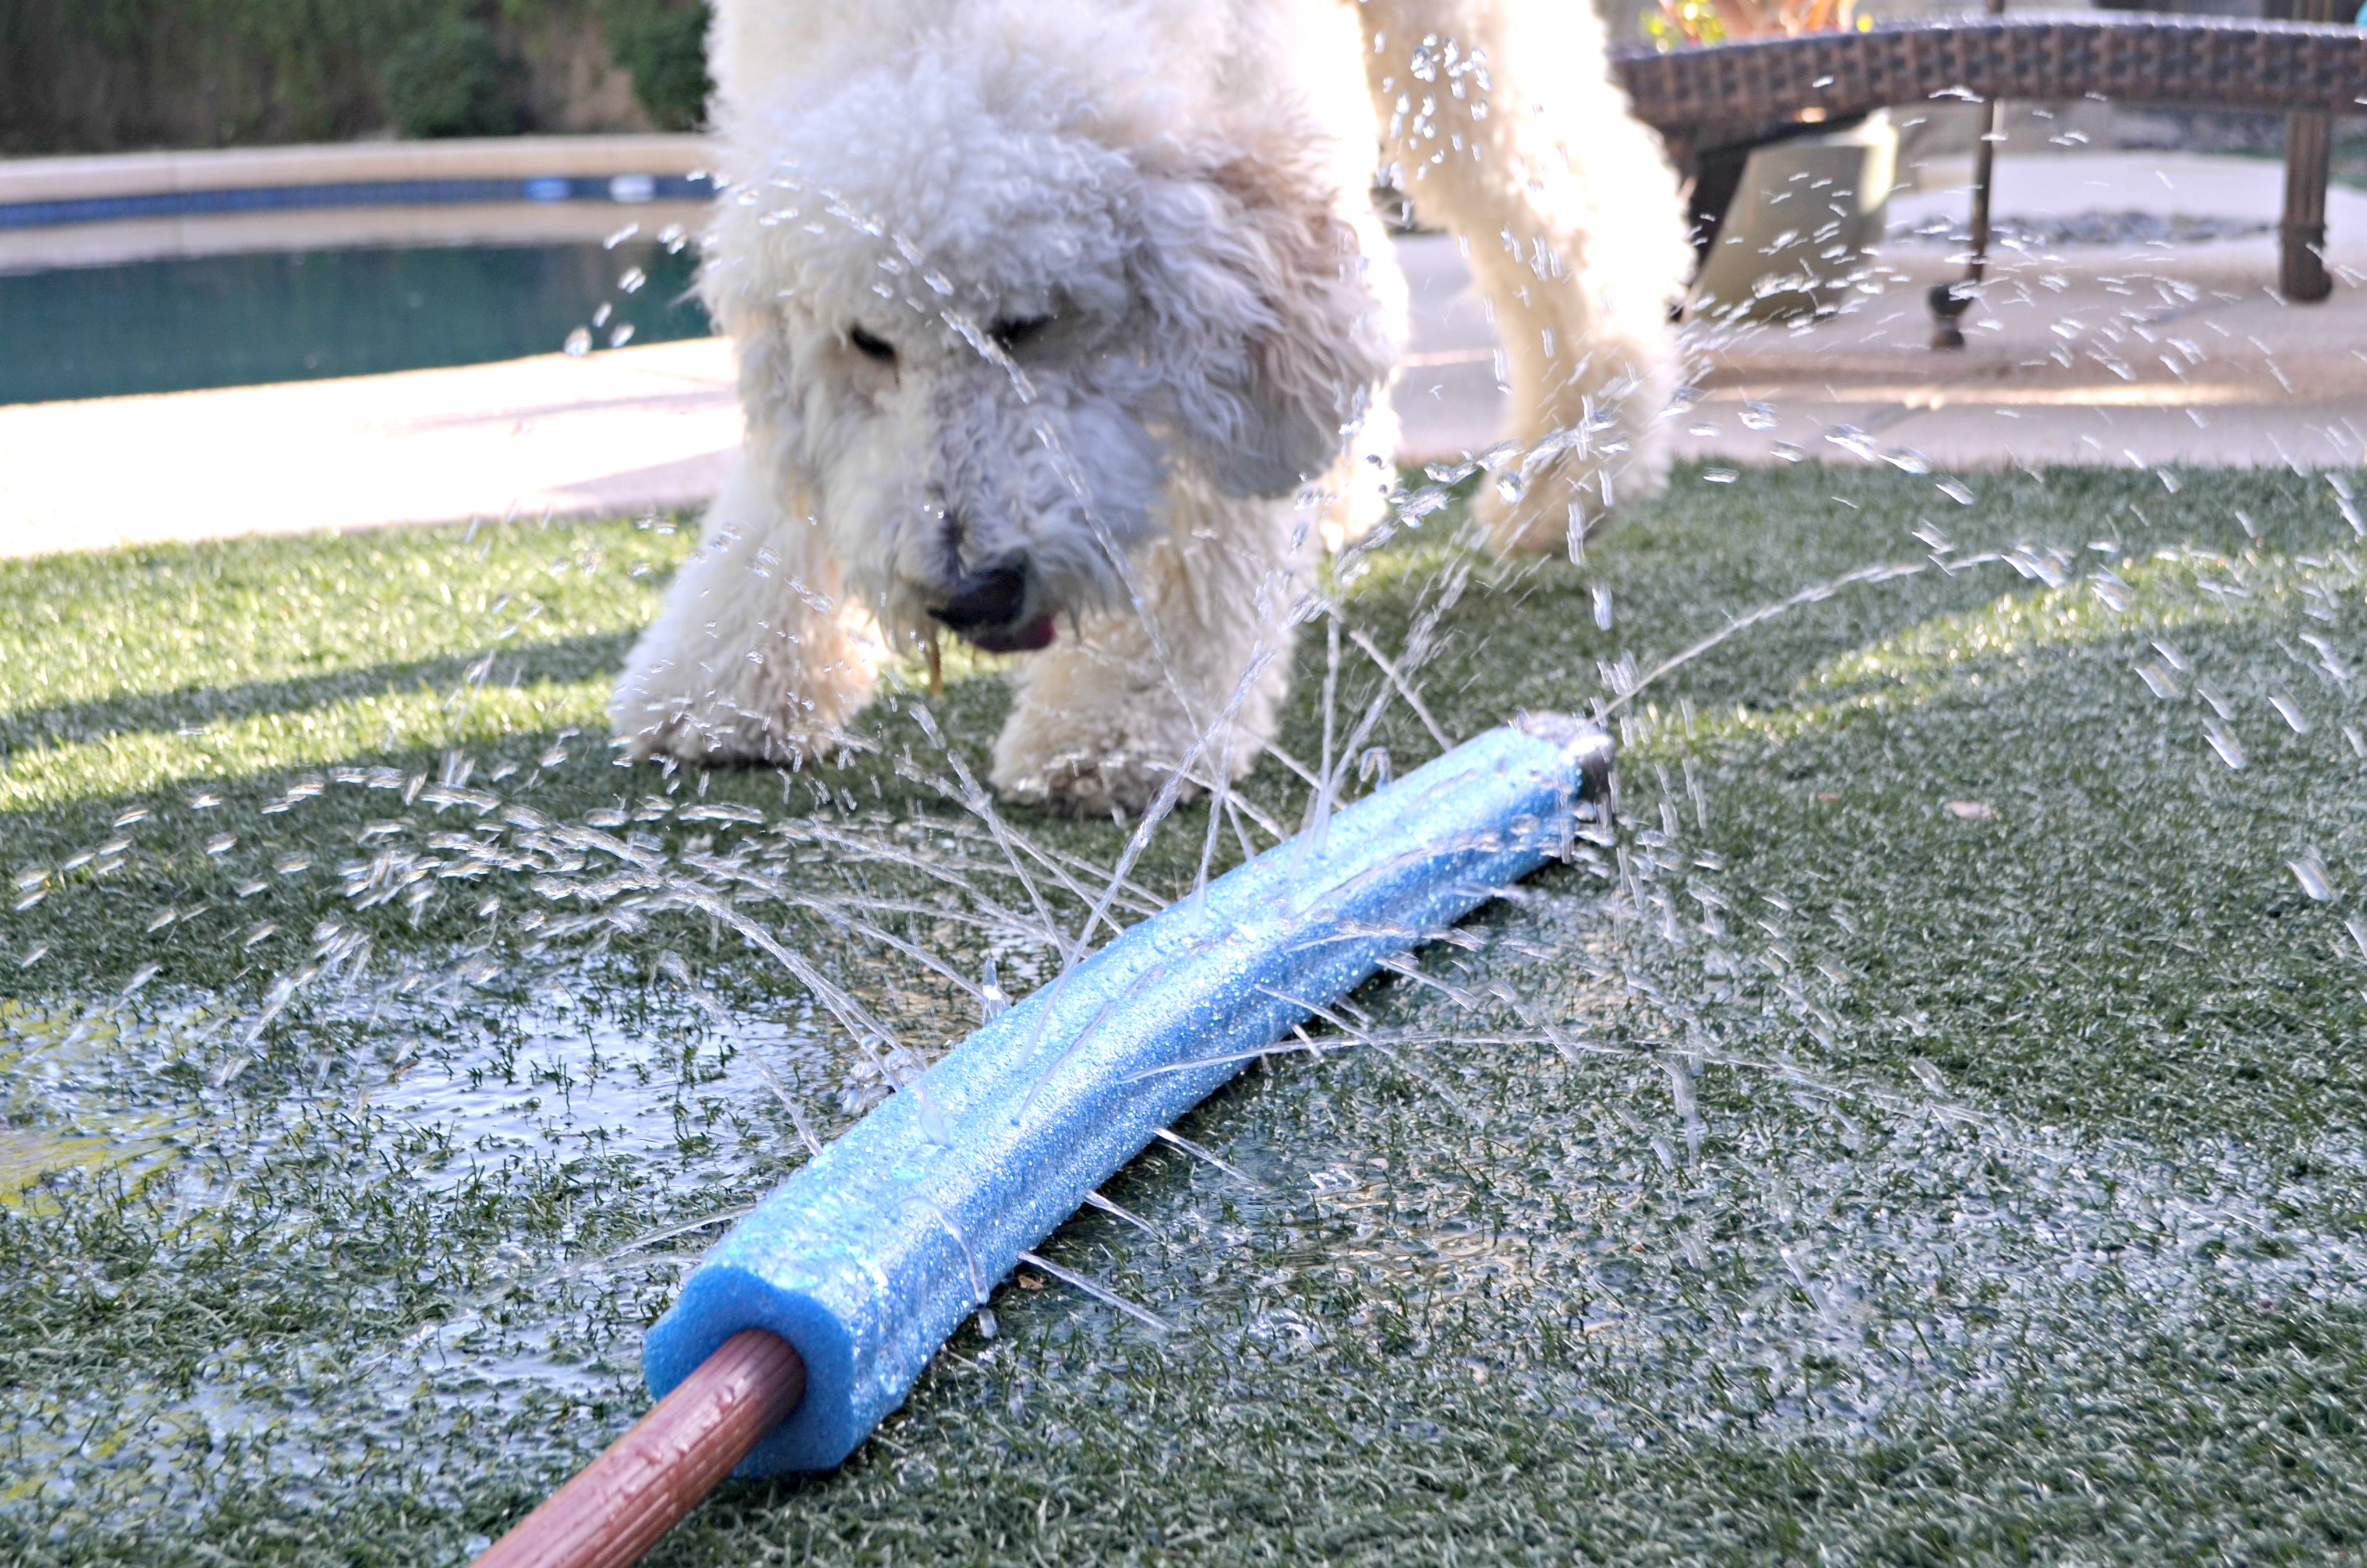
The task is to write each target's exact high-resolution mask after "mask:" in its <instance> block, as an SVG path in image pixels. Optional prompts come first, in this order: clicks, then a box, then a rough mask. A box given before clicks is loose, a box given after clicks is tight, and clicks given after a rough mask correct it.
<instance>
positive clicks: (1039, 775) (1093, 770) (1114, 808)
mask: <svg viewBox="0 0 2367 1568" xmlns="http://www.w3.org/2000/svg"><path fill="white" fill-rule="evenodd" d="M1172 773H1173V769H1172V768H1170V767H1159V766H1157V765H1156V764H1154V763H1152V762H1150V761H1149V760H1147V759H1146V758H1144V757H1141V756H1128V755H1127V754H1126V753H1124V752H1116V753H1087V752H1074V751H1072V752H1066V753H1063V754H1061V755H1059V756H1054V757H1051V758H1049V759H1048V760H1047V761H1045V762H1044V763H1043V764H1042V765H1041V766H1038V767H1027V768H1025V769H1024V770H1016V771H1012V770H1006V769H1005V768H1003V767H1001V766H1000V765H998V766H997V767H996V768H995V773H994V783H995V787H996V788H997V789H998V790H1001V791H1002V794H1003V795H1004V796H1005V797H1006V798H1007V799H1010V800H1013V801H1018V802H1019V803H1020V804H1022V805H1027V806H1035V807H1036V808H1038V809H1040V810H1043V811H1048V812H1055V813H1057V814H1058V815H1060V816H1071V817H1102V816H1108V815H1110V814H1111V813H1112V812H1119V813H1122V814H1125V815H1129V816H1132V815H1139V814H1140V813H1141V812H1145V811H1148V810H1149V809H1150V805H1151V802H1152V801H1156V800H1158V799H1159V792H1160V791H1161V790H1164V789H1165V788H1166V787H1167V781H1168V779H1169V778H1170V777H1171V776H1172ZM1199 793H1200V787H1199V786H1198V785H1197V784H1195V783H1193V782H1192V781H1191V780H1189V779H1186V780H1185V781H1184V783H1183V787H1182V788H1181V789H1180V790H1177V791H1176V796H1175V798H1176V799H1177V800H1178V801H1189V800H1192V799H1194V798H1195V797H1196V796H1197V795H1198V794H1199Z"/></svg>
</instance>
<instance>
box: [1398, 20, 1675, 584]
mask: <svg viewBox="0 0 2367 1568" xmlns="http://www.w3.org/2000/svg"><path fill="white" fill-rule="evenodd" d="M1361 10H1362V13H1363V15H1364V17H1365V29H1366V34H1365V75H1366V80H1367V81H1368V83H1369V84H1370V85H1371V87H1372V92H1373V102H1374V108H1375V110H1376V113H1377V114H1378V115H1379V117H1380V123H1381V130H1382V134H1383V144H1384V146H1385V147H1386V148H1387V156H1388V157H1389V158H1391V159H1392V160H1394V161H1395V163H1396V165H1397V167H1398V170H1399V179H1400V181H1401V182H1402V184H1403V186H1404V188H1405V189H1406V191H1407V192H1408V193H1409V194H1410V196H1411V197H1412V198H1413V202H1414V208H1415V210H1416V211H1417V212H1419V213H1420V214H1421V216H1422V217H1423V219H1424V220H1425V221H1427V222H1442V221H1443V222H1444V223H1445V224H1446V226H1448V227H1450V228H1452V229H1453V230H1454V231H1455V233H1457V234H1459V235H1460V236H1462V237H1463V239H1464V241H1465V242H1466V244H1467V250H1468V253H1469V255H1470V257H1471V266H1472V270H1473V271H1474V272H1475V273H1476V274H1477V275H1478V282H1479V286H1480V288H1481V289H1482V290H1484V292H1485V293H1486V294H1487V297H1488V299H1489V302H1490V304H1491V305H1492V307H1493V310H1494V313H1495V321H1496V327H1497V331H1498V334H1499V335H1501V338H1502V340H1503V346H1504V354H1505V358H1506V360H1507V362H1508V363H1507V369H1508V370H1509V371H1510V378H1511V382H1512V428H1511V430H1510V432H1509V434H1510V435H1511V436H1512V437H1513V438H1514V439H1515V440H1517V441H1519V442H1520V444H1521V447H1522V449H1523V452H1522V455H1521V456H1520V457H1517V458H1514V459H1512V460H1511V461H1510V462H1508V463H1505V464H1503V465H1501V468H1500V472H1498V473H1497V475H1496V483H1492V484H1490V485H1489V486H1487V487H1486V489H1485V490H1483V492H1482V494H1481V498H1480V506H1479V512H1480V518H1481V521H1482V522H1483V523H1484V524H1485V526H1486V527H1487V528H1488V530H1489V534H1490V536H1491V537H1492V538H1493V539H1494V540H1495V542H1496V544H1497V546H1498V547H1499V548H1500V549H1504V550H1523V551H1558V550H1562V549H1565V548H1570V547H1573V546H1574V545H1575V543H1576V541H1577V540H1579V539H1580V538H1581V537H1582V536H1583V533H1584V531H1585V530H1586V529H1587V528H1590V527H1591V525H1592V524H1593V523H1594V522H1595V521H1596V520H1598V519H1599V518H1600V517H1601V516H1602V515H1603V512H1604V511H1606V510H1607V509H1608V508H1609V507H1610V506H1613V505H1614V504H1615V503H1616V502H1618V501H1622V500H1631V499H1635V498H1637V497H1639V496H1642V495H1646V494H1651V493H1653V492H1655V491H1657V490H1659V488H1660V487H1661V485H1662V484H1664V483H1666V480H1667V475H1668V466H1669V434H1668V430H1667V428H1666V421H1665V417H1664V416H1665V415H1666V412H1667V409H1668V407H1669V401H1670V394H1671V393H1672V392H1673V391H1674V390H1675V383H1676V368H1677V357H1676V347H1675V339H1674V335H1673V333H1672V330H1671V328H1670V324H1669V320H1668V311H1669V306H1670V301H1672V300H1673V299H1675V298H1676V296H1677V295H1678V294H1679V292H1680V291H1681V290H1682V284H1683V279H1684V275H1685V268H1686V267H1687V266H1689V265H1690V263H1691V259H1692V251H1691V248H1690V247H1689V246H1688V245H1687V244H1686V243H1685V237H1684V235H1685V230H1684V222H1683V214H1682V207H1681V204H1680V203H1679V201H1678V199H1677V187H1676V179H1675V176H1673V175H1671V174H1670V170H1669V166H1668V163H1667V161H1666V159H1665V158H1664V157H1663V156H1662V154H1661V151H1660V148H1659V143H1658V142H1657V140H1656V139H1655V138H1654V137H1653V135H1652V133H1651V132H1650V131H1648V130H1647V129H1646V128H1645V127H1644V126H1643V125H1642V124H1640V123H1639V122H1637V120H1636V119H1635V118H1634V117H1633V116H1632V115H1630V114H1629V113H1628V112H1627V106H1626V102H1625V98H1624V97H1622V96H1621V94H1620V92H1619V90H1618V88H1616V87H1615V86H1614V85H1611V83H1610V81H1609V80H1608V77H1607V73H1606V68H1605V65H1604V62H1603V32H1602V27H1601V25H1600V24H1599V23H1598V22H1597V21H1596V20H1595V15H1594V8H1593V7H1592V6H1588V5H1584V4H1575V3H1572V4H1563V3H1559V0H1368V3H1367V4H1365V5H1364V6H1362V7H1361Z"/></svg>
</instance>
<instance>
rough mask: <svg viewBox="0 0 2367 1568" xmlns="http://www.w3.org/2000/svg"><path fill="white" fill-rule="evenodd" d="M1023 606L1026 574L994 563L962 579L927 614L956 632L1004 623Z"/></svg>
mask: <svg viewBox="0 0 2367 1568" xmlns="http://www.w3.org/2000/svg"><path fill="white" fill-rule="evenodd" d="M1026 606H1027V574H1026V573H1025V572H1023V571H1021V570H1020V569H1019V568H1017V567H1016V566H995V567H991V568H989V569H988V570H986V571H984V572H981V573H980V574H978V575H977V576H975V577H968V578H965V579H964V580H963V581H962V583H961V585H960V586H958V587H957V588H956V589H955V590H954V595H953V597H951V598H949V599H947V600H946V602H945V603H943V604H941V605H931V606H930V607H929V615H930V617H931V618H932V619H935V620H937V621H940V622H942V623H943V624H945V625H946V626H948V627H950V628H952V629H953V630H954V631H961V632H970V631H980V630H981V629H992V628H994V627H999V626H1008V625H1010V624H1011V623H1012V622H1013V621H1014V620H1017V619H1019V612H1020V611H1021V610H1022V609H1025V608H1026Z"/></svg>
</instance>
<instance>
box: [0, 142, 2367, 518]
mask: <svg viewBox="0 0 2367 1568" xmlns="http://www.w3.org/2000/svg"><path fill="white" fill-rule="evenodd" d="M2001 170H2002V173H2001V174H2000V176H1999V202H1998V207H1999V211H2000V213H2003V214H2009V215H2014V216H2025V217H2036V216H2042V215H2044V214H2045V213H2048V212H2064V213H2071V212H2079V211H2091V210H2111V211H2150V212H2157V213H2161V214H2165V215H2167V214H2169V213H2173V212H2175V213H2182V214H2186V215H2195V214H2199V213H2209V214H2214V215H2219V216H2229V217H2236V218H2239V219H2248V218H2250V217H2252V216H2254V214H2252V213H2251V211H2250V209H2251V208H2252V207H2253V206H2256V205H2257V206H2259V207H2260V208H2261V209H2262V210H2263V211H2266V212H2268V213H2270V214H2271V216H2272V215H2273V212H2274V210H2275V206H2276V203H2277V199H2278V195H2279V185H2278V181H2279V179H2280V177H2281V176H2280V173H2279V167H2278V165H2275V164H2274V163H2271V162H2267V161H2262V160H2237V159H2226V158H2198V157H2193V156H2191V155H2183V154H2153V153H2144V154H2126V153H2120V154H2105V155H2099V156H2096V157H2091V158H2082V157H2050V158H2033V159H2029V160H2010V159H2009V160H2006V161H2004V162H2003V163H2002V164H2001ZM1960 205H1961V198H1959V197H1956V196H1953V195H1951V194H1949V193H1946V192H1932V193H1917V194H1911V195H1908V196H1903V197H1901V198H1900V199H1898V200H1897V202H1896V203H1895V204H1894V218H1895V219H1896V220H1897V221H1899V222H1913V221H1915V220H1917V219H1919V218H1921V217H1924V216H1928V215H1931V214H1932V213H1940V214H1951V213H1954V211H1956V210H1958V209H1959V207H1960ZM2329 205H2330V212H2329V229H2330V233H2331V236H2332V238H2331V242H2330V244H2329V250H2328V260H2329V263H2330V264H2331V266H2332V267H2333V269H2334V270H2335V273H2336V278H2337V282H2336V289H2335V293H2334V296H2333V298H2332V299H2330V300H2328V301H2325V302H2324V303H2322V304H2317V305H2308V306H2293V305H2287V304H2284V303H2283V302H2282V301H2279V300H2278V299H2277V298H2276V297H2275V296H2274V295H2273V294H2272V293H2271V291H2270V290H2269V289H2268V287H2267V284H2268V283H2269V282H2270V281H2271V280H2272V279H2273V278H2274V276H2275V265H2276V254H2275V240H2274V237H2273V235H2272V234H2265V233H2263V234H2256V235H2252V236H2248V237H2243V238H2236V239H2225V240H2216V241H2212V242H2209V243H2206V244H2180V245H2175V246H2166V245H2146V244H2123V245H2115V246H2103V245H2093V246H2076V247H2073V246H2067V247H2064V248H2063V249H2062V250H2061V251H2059V252H2056V253H2050V254H2044V255H2041V254H2037V253H2033V254H2028V255H2023V254H2017V253H2012V252H2007V253H2004V254H2003V255H2001V256H2000V257H1999V261H1998V264H1997V265H1996V266H1995V267H1993V268H1992V271H1991V275H1990V277H1991V281H1990V284H1989V286H1988V290H1987V291H1986V293H1985V295H1984V297H1983V300H1982V301H1981V304H1980V306H1979V307H1978V308H1977V310H1976V312H1975V314H1974V316H1973V317H1972V318H1971V323H1970V324H1971V326H1972V331H1971V333H1970V337H1971V345H1970V347H1967V348H1966V349H1965V350H1964V351H1962V352H1958V353H1947V354H1943V353H1935V352H1933V351H1932V350H1931V348H1930V347H1928V339H1929V335H1930V321H1929V317H1928V314H1927V313H1926V311H1925V307H1924V304H1923V290H1924V289H1925V288H1926V287H1928V285H1929V284H1931V283H1932V282H1935V281H1941V280H1944V279H1947V278H1952V277H1954V276H1957V275H1958V274H1957V270H1956V269H1955V268H1954V267H1952V266H1951V264H1950V262H1949V259H1948V251H1947V249H1946V247H1945V246H1944V245H1943V244H1931V243H1926V242H1920V241H1915V240H1911V239H1904V238H1894V240H1893V242H1892V244H1890V245H1889V247H1888V254H1887V255H1886V256H1885V257H1884V258H1883V259H1884V262H1885V263H1886V266H1887V267H1889V268H1890V269H1891V271H1892V273H1893V276H1892V277H1890V278H1888V279H1887V280H1886V286H1885V288H1884V290H1883V291H1882V292H1881V293H1879V294H1874V295H1862V296H1860V297H1858V298H1857V299H1855V300H1854V301H1852V305H1851V307H1850V308H1849V309H1848V310H1847V311H1846V312H1844V313H1843V314H1841V315H1840V316H1837V317H1835V318H1833V319H1830V320H1828V321H1825V322H1821V323H1818V324H1815V325H1813V326H1806V327H1801V328H1791V327H1785V326H1782V325H1772V326H1764V327H1748V328H1741V329H1724V328H1714V327H1713V328H1693V329H1690V330H1689V332H1688V337H1687V341H1688V344H1689V347H1690V350H1691V353H1692V358H1693V370H1692V375H1691V378H1690V379H1691V381H1693V385H1694V386H1695V387H1696V388H1697V389H1698V390H1699V393H1700V395H1699V397H1698V399H1697V400H1695V401H1694V402H1693V403H1692V405H1691V406H1690V407H1689V408H1687V409H1685V410H1683V411H1682V412H1680V413H1676V414H1672V415H1670V417H1671V418H1673V419H1675V420H1676V421H1677V422H1678V425H1679V435H1678V439H1677V445H1678V448H1679V450H1680V451H1681V452H1682V453H1683V454H1684V455H1685V456H1687V457H1691V458H1700V459H1706V460H1733V461H1738V462H1761V461H1768V460H1782V459H1785V458H1788V457H1792V456H1794V455H1795V454H1805V455H1807V456H1812V457H1817V458H1822V459H1825V460H1830V461H1835V462H1852V461H1863V460H1879V459H1880V455H1881V454H1882V453H1883V452H1885V451H1888V452H1890V453H1892V454H1894V455H1896V456H1897V457H1899V458H1900V459H1901V460H1908V459H1907V458H1906V455H1905V454H1906V453H1907V452H1908V451H1912V452H1913V453H1915V454H1918V455H1920V457H1921V458H1922V459H1924V460H1928V461H1929V462H1930V463H1931V465H1932V466H1933V467H1934V468H1939V469H1954V470H1978V469H1984V468H1999V467H2012V466H2032V465H2036V464H2039V463H2050V462H2060V463H2087V464H2104V465H2111V466H2123V465H2128V464H2138V465H2143V466H2148V467H2149V466H2154V465H2157V464H2169V463H2203V464H2232V465H2239V466H2265V465H2279V464H2291V465H2294V466H2301V467H2323V466H2328V465H2333V464H2355V463H2357V462H2359V461H2360V460H2361V456H2362V449H2363V448H2367V288H2362V287H2361V284H2362V283H2367V197H2362V196H2361V195H2359V194H2358V193H2354V192H2350V191H2347V190H2341V189H2337V190H2336V191H2335V192H2333V193H2332V196H2331V199H2330V204H2329ZM1399 255H1400V256H1401V257H1402V259H1403V261H1404V263H1405V266H1406V269H1407V272H1408V275H1409V278H1410V280H1411V282H1412V285H1413V290H1414V306H1415V308H1414V330H1413V336H1412V342H1411V346H1410V355H1409V360H1408V364H1407V367H1406V369H1405V373H1404V377H1403V379H1402V381H1400V383H1399V389H1398V394H1397V396H1398V404H1399V409H1400V412H1401V414H1402V415H1403V418H1404V423H1405V431H1406V436H1405V442H1404V446H1403V448H1402V450H1401V455H1402V456H1404V457H1406V458H1408V459H1410V460H1433V459H1439V458H1452V457H1455V456H1458V455H1460V454H1462V453H1464V452H1467V451H1478V450H1483V449H1486V448H1487V447H1488V446H1489V445H1490V444H1492V443H1493V441H1494V440H1495V439H1496V438H1497V437H1498V433H1499V429H1500V426H1501V420H1502V417H1503V399H1502V396H1501V393H1500V392H1498V390H1497V387H1496V375H1495V369H1494V350H1495V347H1496V340H1495V336H1494V333H1493V329H1492V328H1491V327H1490V325H1489V322H1488V320H1487V315H1486V312H1485V310H1484V309H1483V307H1482V305H1481V303H1480V301H1478V298H1477V296H1476V295H1474V294H1473V293H1472V292H1471V290H1470V289H1469V286H1468V275H1467V270H1466V267H1465V265H1464V263H1463V261H1462V258H1461V256H1459V255H1458V253H1457V251H1456V249H1455V244H1454V242H1453V241H1451V240H1448V239H1445V238H1443V237H1439V236H1420V237H1415V238H1410V239H1407V240H1404V241H1401V242H1399ZM739 438H740V416H739V411H738V408H737V406H736V403H735V402H734V399H733V393H732V366H731V358H730V347H729V346H728V345H727V344H725V343H723V342H721V341H719V340H717V339H711V338H710V339H701V340H696V341H691V342H683V343H670V344H660V345H653V346H649V347H630V348H625V349H620V350H608V351H602V352H598V353H595V354H592V355H590V356H588V357H586V358H582V359H570V358H565V357H563V356H561V355H558V354H551V355H547V356H541V357H538V358H530V359H522V360H514V361H509V362H506V363H503V364H494V365H478V366H469V367H462V368H458V369H434V370H414V371H408V372H404V373H402V374H397V375H386V376H371V377H361V378H355V379H352V380H347V381H311V382H297V383H289V384H282V385H275V386H263V387H240V388H229V389H224V390H221V391H212V392H176V393H166V394H161V395H154V396H144V397H125V398H110V399H104V400H99V401H95V402H88V403H40V404H29V405H19V406H15V407H0V555H5V556H24V555H33V554H40V553H46V552H50V551H61V550H80V549H98V548H105V547H108V546H111V545H118V544H127V543H134V542H143V541H152V540H194V539H208V538H220V537H225V536H231V535H238V534H246V533H289V532H302V531H309V530H311V529H316V528H373V527H383V526H388V525H392V524H398V523H411V522H447V521H461V520H466V519H469V518H471V517H477V518H485V519H498V518H501V517H543V516H553V517H575V516H586V515H600V514H617V513H628V514H629V513H635V512H640V511H644V510H649V509H652V508H657V509H663V508H670V507H676V506H697V505H699V504H701V503H703V502H704V501H705V500H707V499H708V497H709V496H711V495H712V494H714V491H715V489H716V487H717V485H718V484H719V483H720V482H721V478H722V475H723V473H724V472H725V471H726V468H727V466H728V464H729V462H730V456H731V451H732V449H733V448H734V447H735V446H736V445H737V443H738V441H739Z"/></svg>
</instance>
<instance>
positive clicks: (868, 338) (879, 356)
mask: <svg viewBox="0 0 2367 1568" xmlns="http://www.w3.org/2000/svg"><path fill="white" fill-rule="evenodd" d="M846 340H847V341H848V342H849V343H852V344H854V345H855V352H856V353H857V354H860V355H862V356H863V357H864V358H866V359H876V360H878V362H879V363H880V364H882V365H892V364H894V363H895V362H896V346H895V345H894V344H892V343H890V342H889V341H888V340H887V339H886V338H884V337H874V336H872V335H870V334H869V333H867V332H866V331H864V330H863V329H862V328H861V327H859V326H851V327H849V328H847V329H846Z"/></svg>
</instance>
